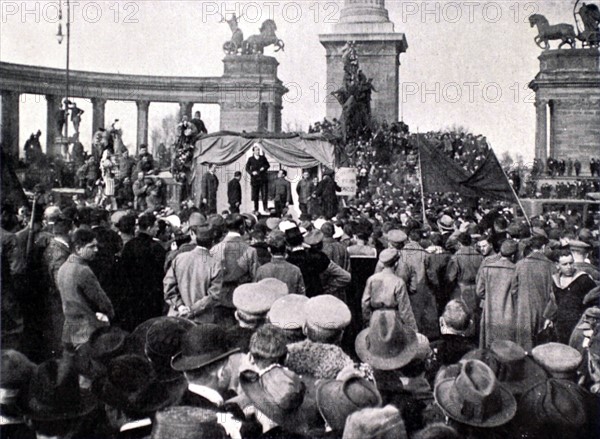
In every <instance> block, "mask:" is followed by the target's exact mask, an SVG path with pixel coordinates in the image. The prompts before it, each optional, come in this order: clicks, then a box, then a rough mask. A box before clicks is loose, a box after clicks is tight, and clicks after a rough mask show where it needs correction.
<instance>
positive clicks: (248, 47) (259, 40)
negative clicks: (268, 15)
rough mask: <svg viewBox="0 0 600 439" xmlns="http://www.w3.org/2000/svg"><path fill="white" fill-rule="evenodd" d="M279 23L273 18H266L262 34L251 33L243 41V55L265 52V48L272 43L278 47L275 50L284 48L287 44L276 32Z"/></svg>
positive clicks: (261, 29)
mask: <svg viewBox="0 0 600 439" xmlns="http://www.w3.org/2000/svg"><path fill="white" fill-rule="evenodd" d="M276 30H277V25H276V24H275V22H274V21H273V20H271V19H268V20H265V21H264V22H263V24H262V26H261V27H260V34H258V35H251V36H250V37H248V39H247V40H245V41H244V42H243V43H242V54H243V55H254V54H257V53H260V54H262V53H264V49H265V47H267V46H270V45H271V44H274V45H275V47H276V49H275V52H279V51H280V50H284V48H285V44H284V43H283V41H281V40H280V39H279V38H277V35H276V34H275V31H276Z"/></svg>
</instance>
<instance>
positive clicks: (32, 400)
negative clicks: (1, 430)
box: [23, 359, 98, 438]
mask: <svg viewBox="0 0 600 439" xmlns="http://www.w3.org/2000/svg"><path fill="white" fill-rule="evenodd" d="M23 401H24V402H23V407H24V412H25V418H26V420H27V424H28V425H29V426H30V428H31V429H32V430H33V431H35V433H36V436H37V437H38V438H44V437H55V438H71V437H73V436H74V435H76V434H80V435H81V437H86V436H87V437H90V436H92V434H93V432H92V431H87V435H86V432H84V431H82V430H83V424H84V420H85V419H86V417H87V416H88V415H90V414H91V413H92V412H93V411H94V410H95V409H96V407H97V401H96V399H95V398H94V397H93V395H92V394H90V393H89V392H87V391H84V390H82V389H81V388H80V387H79V381H78V377H77V372H76V370H75V367H74V364H73V361H72V360H71V359H61V360H48V361H46V362H44V363H42V364H40V365H39V366H38V367H37V368H36V369H35V370H34V372H33V375H32V377H31V380H30V382H29V389H28V392H27V394H26V396H25V397H24V399H23ZM94 427H95V428H94V429H98V426H97V425H95V426H94Z"/></svg>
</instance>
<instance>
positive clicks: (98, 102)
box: [92, 98, 106, 135]
mask: <svg viewBox="0 0 600 439" xmlns="http://www.w3.org/2000/svg"><path fill="white" fill-rule="evenodd" d="M92 106H93V110H92V135H94V134H95V133H96V131H98V130H99V129H100V128H104V124H105V121H104V112H105V110H106V99H104V98H92Z"/></svg>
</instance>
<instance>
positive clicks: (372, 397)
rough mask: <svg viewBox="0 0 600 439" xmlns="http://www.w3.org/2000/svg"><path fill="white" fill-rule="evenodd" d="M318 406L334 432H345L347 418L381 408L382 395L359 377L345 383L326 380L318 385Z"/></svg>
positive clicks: (349, 378) (344, 381) (352, 377)
mask: <svg viewBox="0 0 600 439" xmlns="http://www.w3.org/2000/svg"><path fill="white" fill-rule="evenodd" d="M317 406H318V407H319V411H320V412H321V415H322V416H323V419H325V421H326V422H327V424H328V425H329V426H330V427H331V428H332V429H333V430H335V431H343V430H344V424H345V423H346V418H347V417H348V416H350V415H351V414H352V413H354V412H356V411H358V410H361V409H363V408H365V407H379V406H381V395H380V394H379V391H378V390H377V387H375V386H374V385H373V384H372V383H370V382H369V381H367V380H365V379H363V378H360V377H357V376H350V377H348V378H347V379H345V380H343V381H339V380H325V381H321V382H320V383H319V384H318V385H317Z"/></svg>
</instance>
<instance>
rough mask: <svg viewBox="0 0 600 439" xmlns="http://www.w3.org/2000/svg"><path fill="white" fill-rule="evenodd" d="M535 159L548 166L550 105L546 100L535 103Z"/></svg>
mask: <svg viewBox="0 0 600 439" xmlns="http://www.w3.org/2000/svg"><path fill="white" fill-rule="evenodd" d="M535 115H536V124H535V157H536V158H537V159H540V160H541V161H542V162H543V165H544V167H545V166H546V159H547V158H548V150H547V145H548V135H547V132H548V123H547V120H548V103H547V102H546V101H544V100H537V101H536V103H535Z"/></svg>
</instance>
